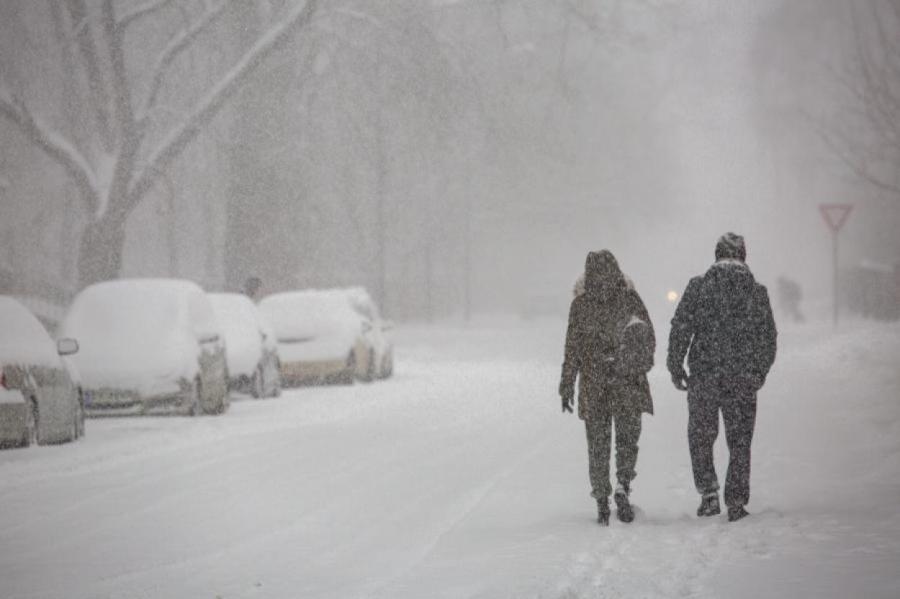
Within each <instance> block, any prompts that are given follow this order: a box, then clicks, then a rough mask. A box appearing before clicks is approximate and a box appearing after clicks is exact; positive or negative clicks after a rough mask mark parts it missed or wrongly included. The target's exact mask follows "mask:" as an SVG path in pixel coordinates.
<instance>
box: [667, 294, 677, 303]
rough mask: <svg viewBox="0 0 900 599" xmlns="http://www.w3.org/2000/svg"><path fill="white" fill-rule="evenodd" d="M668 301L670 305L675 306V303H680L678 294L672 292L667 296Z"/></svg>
mask: <svg viewBox="0 0 900 599" xmlns="http://www.w3.org/2000/svg"><path fill="white" fill-rule="evenodd" d="M666 299H667V300H669V302H670V303H673V304H674V303H675V302H677V301H678V292H677V291H670V292H669V293H667V294H666Z"/></svg>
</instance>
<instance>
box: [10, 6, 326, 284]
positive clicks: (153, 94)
mask: <svg viewBox="0 0 900 599" xmlns="http://www.w3.org/2000/svg"><path fill="white" fill-rule="evenodd" d="M98 2H99V9H98V10H92V7H93V6H94V5H93V4H92V5H91V6H89V5H88V0H68V1H67V2H65V6H66V9H67V10H68V16H69V18H70V21H71V23H70V25H71V30H72V36H73V38H74V41H75V46H76V49H77V52H76V54H77V57H78V59H79V61H80V69H79V71H80V74H81V75H82V76H83V77H84V79H85V81H86V84H87V90H88V102H87V103H88V105H89V107H90V109H89V112H90V114H89V115H85V120H86V121H87V122H89V123H90V129H91V132H92V134H93V137H94V140H95V141H96V142H97V144H98V146H99V150H96V151H93V152H89V151H87V148H85V147H84V144H80V143H79V142H78V141H77V140H75V139H73V138H72V137H71V136H66V135H64V134H63V133H62V132H61V131H60V130H58V129H55V128H54V127H52V126H51V125H50V124H49V123H48V120H47V119H45V118H43V117H42V116H41V115H40V114H37V112H36V111H35V110H33V109H32V107H31V105H30V104H29V102H27V101H26V100H25V98H24V97H23V95H22V94H21V93H17V92H16V91H15V90H11V89H8V88H7V87H6V86H4V85H3V82H0V117H2V118H4V119H6V120H7V121H9V122H11V123H13V124H14V125H15V126H16V127H17V128H18V129H19V130H20V131H21V132H22V133H23V134H24V136H25V137H26V138H27V139H28V140H29V141H30V143H32V144H34V145H35V146H37V147H38V148H40V149H41V150H42V151H43V152H44V153H46V155H47V156H49V157H50V158H51V159H53V160H54V161H55V162H57V163H58V164H59V165H60V166H61V167H62V168H63V169H64V170H65V172H66V174H67V175H68V177H69V178H70V179H71V181H72V182H73V184H74V186H75V188H76V189H77V190H78V197H79V199H80V203H81V206H82V209H83V211H84V213H85V214H86V215H87V220H88V223H89V224H88V225H87V227H86V229H85V231H84V232H83V234H82V237H81V243H80V248H79V255H78V270H79V282H80V284H81V285H86V284H89V283H91V282H94V281H98V280H103V279H108V278H114V277H115V276H117V274H118V272H119V269H120V266H121V260H122V249H123V244H124V236H125V223H126V221H127V219H128V216H129V215H130V214H131V213H132V212H133V211H134V209H135V208H136V207H137V206H138V205H139V204H140V203H141V201H142V200H143V199H144V198H145V197H146V196H147V195H148V193H149V192H150V191H151V190H152V189H153V188H154V186H155V185H156V184H157V182H158V181H159V178H160V176H162V175H163V174H164V173H166V172H167V170H168V169H169V168H170V167H171V166H172V165H173V164H175V163H176V162H177V161H178V160H179V159H180V157H181V156H182V153H183V152H184V150H185V148H186V147H188V146H189V145H190V144H191V143H192V142H193V141H194V140H195V139H196V138H197V137H198V135H200V134H201V133H202V132H203V131H204V130H205V129H206V128H207V127H208V126H209V124H210V122H211V121H212V120H213V119H214V118H215V117H216V115H217V114H219V113H220V111H221V110H222V108H223V107H224V106H225V105H226V103H227V102H228V101H229V99H230V98H232V97H233V96H234V95H235V93H236V92H237V91H238V90H239V89H240V88H241V87H242V86H243V85H244V83H245V82H246V81H247V80H248V78H249V77H250V75H251V74H252V73H253V71H255V70H256V69H257V68H258V67H259V65H260V64H261V63H262V62H263V61H264V60H265V59H266V58H267V57H268V56H270V55H271V54H272V53H273V52H275V51H277V50H278V49H279V48H281V47H283V46H284V45H285V44H286V43H287V42H288V41H290V40H291V39H292V37H293V36H294V35H295V34H296V33H297V32H298V31H300V30H302V29H304V28H305V27H307V26H309V25H310V23H311V22H312V20H313V16H314V15H315V14H316V12H317V7H318V0H298V2H296V3H291V4H289V6H288V8H286V9H285V10H284V11H283V13H282V14H280V15H279V16H278V17H277V18H276V20H274V21H273V22H272V24H271V25H270V26H269V27H268V29H267V30H266V31H264V32H263V33H262V34H261V35H260V36H259V37H258V39H256V41H255V42H254V43H253V44H252V45H251V46H250V47H249V48H248V49H247V50H246V51H245V52H244V53H243V55H242V56H241V57H240V58H239V59H238V60H237V61H236V62H235V63H234V64H233V66H232V67H231V68H230V69H229V70H228V71H227V72H225V73H224V74H223V75H222V77H221V78H220V79H219V80H218V81H217V82H216V83H215V84H214V85H212V86H211V87H210V89H208V90H207V92H206V93H205V95H203V96H202V97H200V98H199V99H198V100H197V101H196V102H195V103H194V104H193V105H192V106H190V107H189V108H188V109H187V110H186V111H185V112H183V113H181V114H178V115H177V116H176V118H175V119H174V120H175V122H174V123H169V125H168V131H167V132H166V133H165V134H163V135H158V131H157V127H158V125H157V122H158V121H159V120H161V118H162V117H161V116H160V114H161V113H162V112H163V111H162V110H161V108H162V107H161V102H160V93H161V89H162V88H163V85H164V83H165V81H166V79H167V76H168V75H169V74H170V71H171V68H172V65H173V64H174V62H175V61H176V59H177V58H178V57H179V56H181V55H182V54H183V53H184V52H185V51H186V50H188V49H190V48H192V47H194V45H195V44H196V43H197V40H198V39H199V38H200V37H201V36H202V35H203V34H204V33H205V32H207V31H208V30H209V29H210V28H212V27H213V26H214V25H215V24H216V23H217V22H218V21H219V20H220V19H221V18H222V17H223V15H224V14H225V13H226V11H227V9H228V8H229V7H230V6H232V5H235V4H237V2H236V0H218V1H210V2H203V3H200V4H198V5H199V6H200V7H201V8H202V10H201V12H200V13H199V14H198V15H194V16H193V18H190V17H189V15H188V14H187V13H188V11H185V6H184V3H181V4H179V3H176V2H173V0H143V1H142V2H133V3H129V4H126V5H125V6H127V7H129V9H128V10H119V9H120V8H121V6H122V5H121V4H120V3H118V2H115V1H114V0H98ZM167 10H181V11H184V12H185V13H186V14H185V18H187V19H188V22H187V23H186V24H185V26H184V27H182V28H181V29H180V30H178V31H177V32H176V33H175V34H174V36H172V38H171V39H170V40H169V43H168V44H167V45H166V47H165V48H164V49H163V50H162V52H161V53H160V54H159V56H158V57H157V59H156V60H155V61H154V62H152V63H150V64H151V66H150V68H149V70H148V72H142V73H134V72H129V69H128V68H127V66H126V62H127V61H126V51H127V49H128V48H129V43H134V41H133V39H132V38H131V33H132V31H133V30H134V29H136V27H137V25H138V23H143V24H144V25H147V24H148V23H149V24H153V23H154V22H156V20H160V21H161V19H162V16H163V14H164V13H165V11H167Z"/></svg>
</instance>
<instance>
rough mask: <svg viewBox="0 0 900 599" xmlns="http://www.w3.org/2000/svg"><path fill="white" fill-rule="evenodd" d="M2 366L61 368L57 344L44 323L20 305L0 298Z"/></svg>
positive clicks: (0, 362)
mask: <svg viewBox="0 0 900 599" xmlns="http://www.w3.org/2000/svg"><path fill="white" fill-rule="evenodd" d="M0 331H2V335H0V365H4V364H22V365H34V366H49V367H52V368H58V367H59V365H60V361H59V355H58V354H57V353H56V345H55V344H54V343H53V340H52V339H50V335H49V334H48V333H47V330H46V329H45V328H44V326H43V325H42V324H41V323H40V321H39V320H38V319H37V318H36V317H35V316H34V314H32V313H31V312H29V311H28V309H27V308H26V307H25V306H23V305H22V304H21V303H20V302H18V301H16V300H15V299H13V298H11V297H9V296H5V295H2V296H0Z"/></svg>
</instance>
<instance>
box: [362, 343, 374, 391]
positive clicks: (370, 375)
mask: <svg viewBox="0 0 900 599" xmlns="http://www.w3.org/2000/svg"><path fill="white" fill-rule="evenodd" d="M363 380H364V381H366V382H367V383H371V382H372V381H374V380H375V350H374V349H370V350H369V358H368V363H367V364H366V374H365V376H364V377H363Z"/></svg>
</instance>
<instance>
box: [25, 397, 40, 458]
mask: <svg viewBox="0 0 900 599" xmlns="http://www.w3.org/2000/svg"><path fill="white" fill-rule="evenodd" d="M38 418H39V415H38V407H37V402H36V401H35V400H34V398H32V399H29V400H28V402H27V404H26V405H25V435H24V436H23V437H22V447H28V446H30V445H31V444H35V445H37V443H38V422H40V421H39V419H38Z"/></svg>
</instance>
